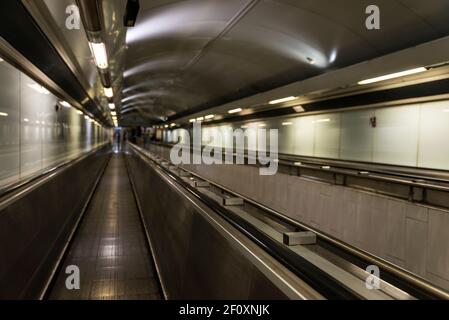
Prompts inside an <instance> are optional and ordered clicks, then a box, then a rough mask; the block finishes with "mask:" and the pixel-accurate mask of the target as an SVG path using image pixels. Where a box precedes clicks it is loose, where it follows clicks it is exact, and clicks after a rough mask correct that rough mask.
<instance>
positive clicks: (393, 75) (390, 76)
mask: <svg viewBox="0 0 449 320" xmlns="http://www.w3.org/2000/svg"><path fill="white" fill-rule="evenodd" d="M424 71H427V69H426V68H424V67H420V68H415V69H410V70H405V71H401V72H396V73H391V74H387V75H384V76H380V77H375V78H371V79H366V80H362V81H359V82H358V84H359V85H364V84H370V83H375V82H380V81H385V80H390V79H395V78H400V77H404V76H408V75H411V74H416V73H420V72H424Z"/></svg>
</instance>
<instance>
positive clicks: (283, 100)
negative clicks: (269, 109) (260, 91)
mask: <svg viewBox="0 0 449 320" xmlns="http://www.w3.org/2000/svg"><path fill="white" fill-rule="evenodd" d="M295 99H296V97H293V96H291V97H286V98H282V99H277V100H271V101H270V102H269V104H278V103H282V102H288V101H292V100H295Z"/></svg>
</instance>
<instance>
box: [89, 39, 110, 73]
mask: <svg viewBox="0 0 449 320" xmlns="http://www.w3.org/2000/svg"><path fill="white" fill-rule="evenodd" d="M89 47H90V51H91V52H92V55H93V56H94V60H95V64H96V65H97V67H98V68H100V69H106V68H107V67H108V54H107V53H106V46H105V45H104V43H103V42H98V43H96V42H89Z"/></svg>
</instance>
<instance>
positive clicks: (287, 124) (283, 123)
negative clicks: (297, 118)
mask: <svg viewBox="0 0 449 320" xmlns="http://www.w3.org/2000/svg"><path fill="white" fill-rule="evenodd" d="M292 124H293V122H282V125H283V126H291V125H292Z"/></svg>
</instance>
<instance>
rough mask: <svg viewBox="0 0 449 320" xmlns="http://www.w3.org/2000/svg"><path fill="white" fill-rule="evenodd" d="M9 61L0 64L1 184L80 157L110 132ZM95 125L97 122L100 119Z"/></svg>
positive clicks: (105, 138)
mask: <svg viewBox="0 0 449 320" xmlns="http://www.w3.org/2000/svg"><path fill="white" fill-rule="evenodd" d="M58 101H60V99H58V98H57V97H55V96H54V95H52V94H51V93H49V92H48V91H47V90H43V89H42V88H41V86H40V85H38V84H37V83H36V82H34V81H33V80H32V79H31V78H29V77H28V76H27V75H25V74H23V73H21V72H20V71H18V70H17V69H15V68H14V67H12V66H11V65H9V64H8V63H6V62H2V63H1V64H0V115H1V114H6V116H5V115H3V116H0V163H1V166H0V188H1V186H3V185H5V184H10V183H13V182H16V181H18V180H20V179H21V178H24V177H26V176H29V175H31V174H34V173H36V172H38V171H40V170H42V169H45V168H48V167H51V166H54V165H56V164H58V163H61V162H63V161H67V160H70V159H73V158H75V157H77V156H78V155H79V154H80V153H81V152H82V151H85V150H90V149H92V148H94V147H95V146H97V145H99V144H100V143H102V142H103V141H106V140H107V139H108V138H109V134H108V130H107V129H103V128H98V129H97V130H96V131H95V132H94V131H93V130H92V126H93V124H91V123H87V122H86V121H84V118H83V116H82V115H79V114H78V113H77V111H76V109H74V108H72V107H61V108H59V109H58V110H57V109H56V105H57V104H58ZM95 126H96V125H95Z"/></svg>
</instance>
